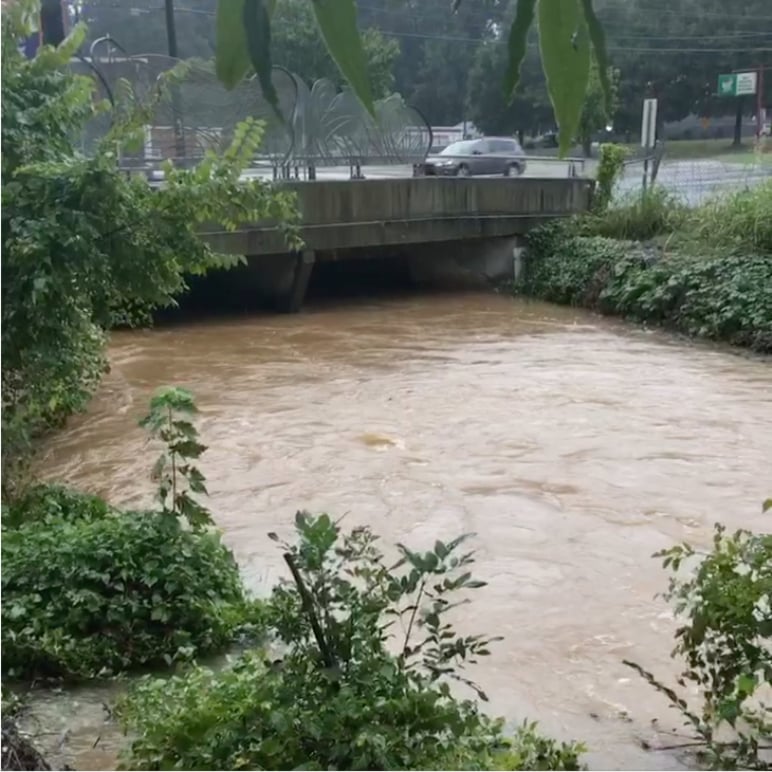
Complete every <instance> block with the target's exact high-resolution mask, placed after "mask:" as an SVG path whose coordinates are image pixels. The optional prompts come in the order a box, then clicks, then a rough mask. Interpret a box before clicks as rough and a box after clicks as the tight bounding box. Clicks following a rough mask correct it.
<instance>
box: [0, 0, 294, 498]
mask: <svg viewBox="0 0 772 772" xmlns="http://www.w3.org/2000/svg"><path fill="white" fill-rule="evenodd" d="M27 6H29V3H25V2H19V3H15V4H13V6H11V7H9V8H8V9H5V11H4V13H3V16H2V238H3V243H2V357H3V368H2V407H3V411H2V429H3V440H4V446H3V492H4V494H5V495H4V498H7V495H9V494H13V493H15V491H14V490H12V489H11V488H10V487H9V485H10V484H11V483H13V482H15V481H16V478H17V474H15V472H17V471H18V470H17V467H18V465H19V463H20V461H22V460H24V459H25V458H26V457H27V456H28V454H29V451H30V442H31V439H32V438H33V437H34V435H35V434H36V433H37V432H39V431H41V430H42V429H45V428H47V427H48V426H50V425H55V424H57V423H60V422H61V421H62V420H63V419H64V418H66V417H67V416H68V415H70V414H71V413H73V412H75V411H77V410H80V409H81V408H83V407H84V405H85V404H86V402H87V400H88V398H89V396H90V394H91V393H92V392H93V389H94V388H95V386H96V384H97V383H98V382H99V379H100V378H101V375H102V373H103V371H104V369H105V367H106V362H105V358H104V354H103V344H104V340H105V330H107V329H108V328H109V327H110V326H111V324H112V323H113V322H114V321H115V314H116V311H117V310H121V309H125V308H127V307H130V308H134V309H139V310H140V312H141V313H142V314H143V317H142V318H146V317H147V315H148V314H149V312H150V311H152V310H153V309H154V308H157V307H161V306H166V305H171V304H174V302H175V297H176V296H178V295H179V294H180V293H182V292H184V291H185V289H186V283H185V277H186V275H190V274H200V273H203V272H205V271H207V270H208V269H211V268H218V267H219V268H223V267H228V266H230V265H233V264H235V263H237V262H240V259H239V258H234V257H233V256H225V255H218V254H215V253H213V252H212V250H211V249H210V248H209V247H208V246H207V245H206V244H205V243H204V242H203V241H202V240H201V239H200V238H199V237H198V234H197V228H198V226H199V225H200V224H201V223H202V222H205V221H210V222H211V221H214V222H222V223H225V224H230V225H234V224H235V223H237V222H239V221H244V220H254V219H261V218H268V219H272V220H275V221H277V222H278V223H280V224H283V223H284V224H286V223H290V222H292V221H294V218H295V211H294V203H293V199H292V197H291V196H290V195H289V194H288V193H281V192H277V191H276V190H275V189H274V188H272V186H271V185H270V184H267V183H264V182H261V181H257V180H255V181H251V182H242V181H241V180H240V179H239V176H240V173H241V170H242V169H243V168H244V166H245V164H246V162H247V161H248V160H249V159H250V158H251V157H252V155H253V154H254V151H255V149H256V147H257V145H258V143H259V142H260V139H261V134H262V128H261V126H260V125H259V124H257V123H256V122H254V121H248V122H245V123H244V124H242V125H241V126H240V127H239V128H238V129H237V131H236V132H235V135H234V138H233V144H232V145H231V147H230V148H229V149H228V150H227V151H226V152H224V153H223V154H222V155H221V156H215V155H214V154H210V155H209V156H207V157H206V158H205V159H204V160H203V161H202V163H201V164H200V165H199V166H198V167H196V168H195V169H190V170H172V169H168V170H167V178H166V184H165V185H164V186H163V187H162V188H160V189H157V190H154V189H152V188H151V187H150V186H149V185H148V184H147V182H146V181H145V179H144V178H142V177H130V176H128V175H127V174H126V173H125V172H123V171H121V170H120V169H119V168H118V158H119V156H120V153H121V152H122V150H124V149H126V148H127V147H129V146H130V145H131V143H132V142H134V141H136V140H137V138H138V136H139V135H140V133H141V128H142V125H143V124H144V123H145V122H147V121H146V113H147V112H148V111H149V110H151V109H152V107H153V102H154V100H155V99H157V98H160V96H161V94H162V93H163V91H164V89H165V88H166V87H167V86H168V83H167V81H164V80H161V81H159V85H158V90H157V93H155V94H154V95H152V96H151V97H149V99H148V103H147V104H137V103H136V101H134V100H133V97H131V98H130V97H127V99H126V102H127V103H126V104H123V103H119V105H118V106H117V107H116V109H115V110H114V111H113V112H111V113H110V115H109V117H110V119H111V120H112V121H113V127H112V130H111V132H110V133H109V135H108V136H107V137H105V138H104V139H103V141H101V142H100V143H99V144H98V145H97V146H96V147H95V149H94V152H93V155H92V157H90V158H84V157H82V156H80V155H79V154H78V153H77V152H76V150H75V147H74V145H73V138H77V137H80V136H81V135H82V134H83V132H84V130H85V129H86V127H87V125H88V123H89V121H90V120H91V119H92V118H93V117H94V115H95V114H96V113H97V112H100V111H103V110H105V109H107V108H106V107H105V106H104V105H96V106H95V104H94V102H95V100H94V99H93V94H92V89H93V81H92V79H90V78H86V77H81V76H76V75H74V74H72V72H71V71H70V69H69V62H70V58H71V56H72V55H73V53H74V52H75V51H77V49H78V46H79V44H80V42H81V41H82V39H83V29H82V28H76V29H75V30H74V31H73V34H72V36H71V38H70V39H68V40H66V41H65V42H64V43H63V44H62V45H61V46H60V47H59V49H52V48H50V47H43V48H42V49H41V51H40V52H39V53H38V54H37V56H36V57H35V58H34V59H32V60H28V59H26V58H25V57H24V56H23V55H22V54H21V53H20V52H19V43H20V42H21V40H22V39H24V38H25V37H26V35H27V34H29V28H28V27H27V26H26V25H25V23H24V21H23V19H22V16H23V11H24V9H25V8H26V7H27ZM177 76H178V73H174V72H172V73H171V74H170V75H169V81H173V80H174V79H175V77H177ZM121 93H122V92H121ZM289 235H291V232H290V233H289ZM8 472H14V474H8Z"/></svg>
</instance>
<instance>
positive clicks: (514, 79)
mask: <svg viewBox="0 0 772 772" xmlns="http://www.w3.org/2000/svg"><path fill="white" fill-rule="evenodd" d="M535 8H536V0H518V3H517V13H516V14H515V20H514V21H513V22H512V26H511V27H510V28H509V44H508V49H509V63H508V64H507V72H506V75H505V76H504V93H505V94H506V95H507V99H509V100H510V101H511V100H512V98H513V97H514V95H515V89H516V88H517V84H518V82H519V80H520V66H521V65H522V63H523V59H524V58H525V49H526V44H527V41H528V31H529V30H530V29H531V24H533V16H534V10H535Z"/></svg>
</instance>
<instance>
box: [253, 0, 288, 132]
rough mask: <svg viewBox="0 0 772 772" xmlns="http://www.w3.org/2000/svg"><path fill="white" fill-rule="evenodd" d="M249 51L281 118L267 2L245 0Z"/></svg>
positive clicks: (267, 95)
mask: <svg viewBox="0 0 772 772" xmlns="http://www.w3.org/2000/svg"><path fill="white" fill-rule="evenodd" d="M244 29H245V31H246V36H247V51H248V52H249V59H250V61H251V62H252V66H253V67H254V68H255V72H256V73H257V79H258V80H259V81H260V88H261V89H262V90H263V96H264V97H265V100H266V101H267V102H268V104H269V105H271V107H273V109H274V111H275V112H276V114H277V115H278V116H279V117H280V118H281V117H282V116H281V109H280V107H279V95H278V94H277V93H276V88H275V87H274V85H273V80H271V74H272V70H271V68H272V64H271V15H270V10H269V8H268V6H267V4H266V2H265V0H244Z"/></svg>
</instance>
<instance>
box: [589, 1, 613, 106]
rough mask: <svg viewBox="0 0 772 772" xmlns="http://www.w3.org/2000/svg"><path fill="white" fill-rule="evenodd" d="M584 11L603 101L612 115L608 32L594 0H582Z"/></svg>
mask: <svg viewBox="0 0 772 772" xmlns="http://www.w3.org/2000/svg"><path fill="white" fill-rule="evenodd" d="M582 11H583V13H584V22H585V24H586V25H587V30H588V32H589V33H590V42H591V43H592V48H593V51H595V61H596V62H597V63H598V76H599V77H600V87H601V89H603V101H604V104H605V107H606V112H607V113H608V114H609V115H611V113H612V112H613V110H612V101H613V99H612V93H611V80H610V79H609V75H608V71H609V60H608V52H607V51H606V33H605V32H604V31H603V26H602V25H601V23H600V22H599V21H598V17H597V16H596V15H595V9H594V8H593V7H592V0H582Z"/></svg>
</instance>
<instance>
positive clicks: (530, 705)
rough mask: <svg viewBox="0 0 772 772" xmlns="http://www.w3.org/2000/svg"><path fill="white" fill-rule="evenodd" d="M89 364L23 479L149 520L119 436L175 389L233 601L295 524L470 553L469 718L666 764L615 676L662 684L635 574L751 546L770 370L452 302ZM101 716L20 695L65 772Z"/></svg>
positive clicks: (664, 635)
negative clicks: (529, 726) (698, 553)
mask: <svg viewBox="0 0 772 772" xmlns="http://www.w3.org/2000/svg"><path fill="white" fill-rule="evenodd" d="M110 362H111V372H110V373H109V374H108V375H107V377H106V378H105V381H104V384H103V386H102V388H101V389H100V391H99V393H98V395H97V396H96V398H95V399H94V401H93V403H92V405H91V407H90V409H89V411H88V412H87V414H85V415H83V416H80V417H78V418H76V419H74V420H73V421H72V422H71V424H70V426H69V427H68V428H67V430H66V431H64V432H63V433H61V434H60V435H59V436H57V437H56V438H55V439H54V440H53V441H52V442H51V443H50V445H49V446H48V448H47V450H46V453H45V454H44V457H43V458H42V459H41V468H42V469H44V470H45V474H46V476H48V477H50V478H52V479H60V480H65V481H67V482H70V483H73V484H76V485H78V486H80V487H81V488H85V489H87V490H89V491H92V492H95V493H99V494H102V495H104V496H106V497H107V498H108V499H109V500H110V501H112V502H113V503H116V504H130V505H139V504H147V503H149V502H150V500H151V497H152V490H153V486H152V483H151V482H150V479H149V472H150V466H151V464H152V458H153V454H154V452H155V450H154V448H152V447H151V446H149V445H148V443H147V440H146V437H145V435H144V433H143V432H142V430H140V429H139V428H138V427H137V421H138V419H139V418H140V417H141V416H142V415H143V411H144V410H145V409H146V407H147V403H148V399H149V397H150V395H151V394H152V392H153V390H154V389H155V388H157V387H158V386H161V385H166V384H175V385H179V386H184V387H187V388H189V389H191V390H192V391H193V392H194V394H195V396H196V399H197V402H198V405H199V407H200V410H201V414H200V416H199V421H198V426H199V430H200V433H201V436H202V439H203V441H204V442H205V443H206V444H207V445H209V450H208V451H207V452H206V453H205V455H204V457H203V459H202V463H201V467H202V470H203V471H204V473H205V475H206V477H207V480H208V487H209V491H210V494H211V495H210V500H209V502H208V503H209V505H210V507H211V509H212V510H213V512H214V513H215V518H216V521H217V524H218V525H219V526H220V527H221V528H222V529H223V531H224V534H225V540H226V541H227V543H228V544H229V546H230V547H231V548H232V549H233V550H234V552H235V555H236V557H237V559H238V561H239V563H240V565H241V567H242V570H243V574H244V576H245V579H246V581H247V583H248V585H249V586H250V587H251V588H252V589H253V590H254V591H255V592H257V593H261V594H263V593H267V592H268V591H269V589H270V587H271V586H272V585H273V584H274V583H275V582H276V580H277V579H278V578H279V577H280V576H282V575H283V572H284V569H283V563H282V560H281V555H280V553H279V551H278V550H277V549H276V545H275V544H274V543H273V542H272V541H270V540H269V539H268V538H267V536H266V534H267V532H269V531H277V532H278V533H279V534H280V535H281V536H285V537H289V536H291V533H292V521H293V517H294V513H295V511H296V510H298V509H307V510H310V511H313V512H321V511H326V512H329V513H330V514H332V515H335V516H340V515H346V518H345V520H344V523H346V524H348V525H349V526H353V525H357V524H369V525H371V526H372V527H373V529H374V530H375V531H376V532H378V533H379V534H381V535H382V537H383V540H384V543H385V544H388V543H393V542H396V541H401V542H405V543H406V544H408V545H413V546H416V547H428V546H430V545H431V544H433V542H434V540H435V539H436V538H442V539H448V538H452V537H453V536H455V535H457V534H460V533H465V532H473V533H475V534H476V535H475V536H474V539H473V541H472V544H473V546H474V547H475V548H476V549H477V564H476V573H477V575H478V576H479V578H482V579H485V580H486V581H487V582H488V583H489V584H488V586H487V587H485V588H483V589H481V590H478V591H476V593H475V596H474V602H473V604H472V605H471V606H468V607H466V610H465V613H464V616H463V617H462V618H460V619H459V620H458V621H459V626H460V627H461V629H463V630H464V631H465V632H481V631H482V632H489V633H494V634H499V635H503V636H504V637H505V640H504V641H503V642H501V643H498V644H496V645H495V646H494V648H493V652H492V656H490V657H488V658H487V659H486V660H485V661H483V662H482V663H481V664H480V665H478V666H476V668H475V669H474V670H473V671H471V672H470V675H473V676H474V677H475V679H476V680H477V681H478V682H479V683H480V684H481V686H482V687H483V688H484V689H485V690H486V691H487V693H488V694H489V696H490V710H491V712H493V713H495V714H497V715H504V716H506V717H507V718H508V719H511V720H512V721H519V720H522V719H524V718H526V717H527V718H529V719H535V720H538V721H539V723H540V725H541V727H542V729H543V730H544V731H545V732H548V733H551V734H553V735H556V736H558V737H560V738H562V739H569V738H577V739H582V740H584V741H585V742H586V743H587V745H588V746H589V749H590V752H589V754H588V756H587V759H586V760H587V762H588V763H589V764H590V765H591V766H592V767H594V768H601V769H603V768H605V769H610V768H617V769H619V768H621V769H632V768H635V769H645V768H651V769H657V768H659V769H662V768H673V766H674V765H675V766H677V765H679V763H681V761H680V760H679V757H677V756H674V755H673V753H672V752H671V751H660V752H652V751H648V750H644V747H643V746H646V745H652V746H659V745H671V744H676V743H677V742H678V741H679V738H678V736H677V735H673V734H672V730H673V729H675V730H677V731H678V732H680V731H682V730H681V725H680V720H679V718H678V716H677V715H676V714H675V713H674V712H673V711H672V710H669V709H668V707H667V704H666V702H665V701H664V700H663V699H662V698H661V697H660V696H659V695H658V694H656V693H655V692H654V691H653V689H651V687H649V686H648V685H647V684H646V683H645V682H644V681H643V680H642V679H641V678H639V677H638V676H637V675H636V673H634V672H633V671H632V670H630V669H629V668H627V667H625V666H624V665H623V664H622V660H623V659H631V660H635V661H637V662H639V663H641V664H642V665H644V666H645V667H646V668H647V669H649V670H651V671H653V672H655V673H656V674H658V675H660V676H662V677H665V678H672V677H673V675H674V674H675V672H676V665H675V664H674V663H673V662H672V661H671V659H670V657H669V653H670V650H671V648H672V643H673V641H672V633H673V630H674V620H673V618H672V614H671V612H670V609H669V607H668V605H667V604H666V602H665V601H664V600H662V599H661V598H656V597H655V595H656V593H658V592H661V591H663V590H664V589H665V587H666V582H667V576H666V574H665V573H664V572H663V570H662V569H661V566H660V563H659V561H657V560H654V559H652V557H651V556H652V553H653V552H655V551H656V550H659V549H661V548H663V547H667V546H670V545H672V544H673V543H674V542H677V541H681V540H684V539H686V540H689V541H691V542H693V543H696V544H701V545H707V544H708V543H709V541H710V538H711V531H712V526H713V523H714V522H715V521H716V520H719V519H720V520H721V521H723V522H724V523H726V524H727V525H728V526H729V527H731V528H734V527H740V526H743V527H757V528H760V527H762V525H763V521H762V516H761V501H762V500H763V499H764V498H766V497H768V496H769V495H770V494H772V475H771V474H770V472H771V471H772V363H770V361H769V360H768V359H762V358H756V357H753V356H749V355H744V354H740V353H737V352H734V351H730V350H728V349H726V348H721V347H714V346H711V345H705V344H692V343H689V342H686V341H684V340H681V339H677V338H674V337H671V336H669V335H666V334H663V333H660V332H652V331H645V330H642V329H639V328H636V327H633V326H629V325H626V324H624V323H620V322H616V321H610V320H606V319H603V318H601V317H597V316H594V315H592V314H589V313H586V312H583V311H578V310H573V309H566V308H560V307H556V306H552V305H547V304H543V303H538V302H528V301H521V300H512V299H510V298H508V297H505V296H501V295H494V294H484V293H460V294H459V293H454V294H434V295H432V294H429V295H426V294H423V295H421V296H399V297H394V296H392V297H385V298H380V299H349V300H345V299H344V300H340V299H336V300H335V301H334V302H332V301H327V302H319V303H317V304H316V305H312V306H310V307H309V308H308V309H307V310H306V311H304V312H303V313H301V314H299V315H294V316H289V315H288V316H243V317H231V318H227V319H223V318H214V319H213V318H207V319H205V320H201V321H199V322H196V323H184V324H175V325H172V326H167V327H164V328H160V329H155V330H150V331H137V332H121V333H116V334H114V335H113V338H112V343H111V346H110ZM112 696H113V694H112V692H109V691H108V690H105V689H84V690H80V691H75V692H67V693H64V694H62V693H53V692H45V691H41V692H37V693H36V694H35V697H34V699H33V708H34V709H35V711H37V713H38V721H40V722H41V723H42V724H46V725H48V726H49V727H50V728H51V731H52V733H53V734H52V735H51V738H52V740H51V742H52V743H54V741H55V743H56V747H57V748H58V749H60V750H61V751H62V752H63V753H64V755H65V756H66V758H67V759H68V760H69V761H70V763H72V764H73V765H74V766H76V768H92V769H96V768H102V767H103V765H105V766H108V767H109V765H110V764H112V763H113V762H114V758H115V751H116V748H117V747H118V745H119V744H120V742H121V737H120V735H119V734H118V733H117V731H116V730H115V728H114V727H112V726H111V725H110V724H109V723H107V724H105V723H104V711H103V708H102V706H101V703H102V702H103V701H108V702H109V700H110V698H111V697H112ZM652 719H658V720H657V721H656V722H654V723H652ZM60 732H64V734H61V735H60V734H59V733H60ZM668 735H669V736H668ZM95 741H96V745H95V744H94V743H95Z"/></svg>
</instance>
